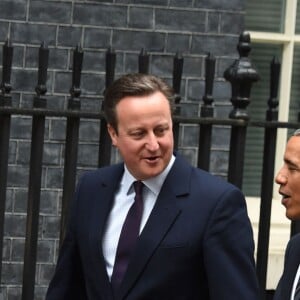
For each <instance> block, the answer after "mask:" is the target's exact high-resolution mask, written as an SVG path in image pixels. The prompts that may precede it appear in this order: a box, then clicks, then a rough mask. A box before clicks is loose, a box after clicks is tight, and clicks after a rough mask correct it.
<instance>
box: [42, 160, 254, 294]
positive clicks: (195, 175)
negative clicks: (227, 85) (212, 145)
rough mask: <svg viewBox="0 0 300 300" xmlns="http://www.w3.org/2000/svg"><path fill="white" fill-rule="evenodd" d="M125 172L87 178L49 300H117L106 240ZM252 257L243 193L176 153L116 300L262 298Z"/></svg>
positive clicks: (119, 170) (83, 180)
mask: <svg viewBox="0 0 300 300" xmlns="http://www.w3.org/2000/svg"><path fill="white" fill-rule="evenodd" d="M123 171H124V166H123V164H118V165H114V166H110V167H105V168H102V169H99V170H97V171H92V172H90V173H87V174H86V175H85V176H83V177H82V178H81V180H80V182H79V184H78V186H77V191H76V197H75V201H74V205H73V208H72V212H71V219H70V224H69V228H68V232H67V235H66V238H65V240H64V242H63V246H62V249H61V251H60V255H59V259H58V263H57V267H56V271H55V275H54V278H53V280H52V282H51V283H50V286H49V289H48V294H47V298H46V299H47V300H66V299H70V300H74V299H92V300H97V299H98V300H111V299H113V298H112V291H111V286H110V282H109V279H108V276H107V272H106V267H105V263H104V259H103V253H102V236H103V232H104V228H105V223H106V220H107V216H108V214H109V211H110V209H111V206H112V201H113V198H114V193H115V190H116V189H117V187H118V184H119V182H120V178H121V176H122V174H123ZM253 252H254V243H253V235H252V228H251V225H250V222H249V219H248V216H247V211H246V205H245V200H244V197H243V195H242V193H241V192H240V191H239V190H238V189H237V188H236V187H234V186H233V185H231V184H228V183H226V182H225V181H223V180H221V179H218V178H217V177H214V176H212V175H210V174H208V173H207V172H204V171H202V170H200V169H197V168H193V167H191V166H190V165H189V164H188V163H186V162H185V161H184V160H183V159H182V158H181V157H180V156H178V155H177V157H176V160H175V163H174V165H173V167H172V169H171V171H170V173H169V174H168V176H167V178H166V180H165V183H164V184H163V187H162V189H161V192H160V194H159V196H158V198H157V202H156V204H155V206H154V208H153V210H152V212H151V215H150V217H149V219H148V222H147V223H146V225H145V227H144V229H143V231H142V233H141V235H140V238H139V241H138V244H137V248H136V250H135V253H134V257H133V259H132V260H131V262H130V264H129V266H128V270H127V273H126V274H125V278H124V280H123V282H122V284H121V287H120V291H119V293H118V295H117V296H116V298H115V299H118V300H121V299H127V300H148V299H149V300H150V299H151V300H168V299H169V300H183V299H184V300H192V299H195V300H196V299H197V300H200V299H201V300H205V299H213V300H226V299H230V300H233V299H236V300H241V299H243V300H248V299H249V300H255V299H258V284H257V280H256V275H255V267H254V259H253Z"/></svg>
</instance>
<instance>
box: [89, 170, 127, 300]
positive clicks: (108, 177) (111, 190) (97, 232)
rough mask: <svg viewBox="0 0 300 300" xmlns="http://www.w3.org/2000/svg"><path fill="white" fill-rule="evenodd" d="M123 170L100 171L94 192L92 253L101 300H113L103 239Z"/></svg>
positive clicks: (91, 233)
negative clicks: (104, 255)
mask: <svg viewBox="0 0 300 300" xmlns="http://www.w3.org/2000/svg"><path fill="white" fill-rule="evenodd" d="M123 170H124V169H123V165H116V166H114V167H113V168H112V169H110V172H109V173H108V172H103V173H102V171H100V172H101V173H100V176H99V179H100V180H99V185H98V186H97V189H96V190H95V192H94V197H95V198H94V199H93V201H92V205H93V207H92V208H91V209H92V214H91V220H90V238H89V240H90V252H91V258H93V260H94V264H95V265H94V266H96V267H95V270H96V274H94V275H93V276H94V278H95V279H96V280H97V281H98V282H99V284H97V286H99V289H98V293H99V294H100V295H102V298H101V299H112V291H111V285H110V282H109V278H108V275H107V271H106V265H105V261H104V257H103V251H102V237H103V234H104V230H105V226H106V221H107V218H108V215H109V212H110V210H111V207H112V203H113V199H114V195H115V192H116V189H117V188H118V184H119V182H120V178H121V176H122V173H123Z"/></svg>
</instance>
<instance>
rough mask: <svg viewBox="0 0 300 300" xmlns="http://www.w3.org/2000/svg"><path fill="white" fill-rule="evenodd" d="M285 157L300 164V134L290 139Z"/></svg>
mask: <svg viewBox="0 0 300 300" xmlns="http://www.w3.org/2000/svg"><path fill="white" fill-rule="evenodd" d="M284 158H285V159H288V160H290V161H292V162H293V163H295V164H297V165H299V166H300V136H292V137H291V138H290V139H289V141H288V143H287V146H286V151H285V157H284Z"/></svg>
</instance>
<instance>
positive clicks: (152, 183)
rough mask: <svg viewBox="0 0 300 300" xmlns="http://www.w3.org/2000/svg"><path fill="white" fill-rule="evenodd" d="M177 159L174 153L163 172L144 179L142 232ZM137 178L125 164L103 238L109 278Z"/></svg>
mask: <svg viewBox="0 0 300 300" xmlns="http://www.w3.org/2000/svg"><path fill="white" fill-rule="evenodd" d="M174 161H175V157H174V155H172V157H171V159H170V162H169V164H168V165H167V167H166V168H165V169H164V171H163V172H162V173H160V174H159V175H158V176H156V177H153V178H150V179H147V180H143V183H144V185H145V187H144V189H143V202H144V208H143V215H142V220H141V226H140V233H141V232H142V230H143V228H144V226H145V224H146V222H147V220H148V218H149V215H150V213H151V211H152V209H153V207H154V204H155V202H156V199H157V196H158V194H159V192H160V189H161V187H162V185H163V183H164V181H165V179H166V177H167V175H168V173H169V171H170V169H171V167H172V166H173V163H174ZM134 181H136V179H135V178H134V177H133V176H132V175H131V174H130V172H129V171H128V169H127V167H126V166H125V170H124V174H123V176H122V179H121V182H120V186H119V189H118V190H117V192H116V194H115V198H114V203H113V206H112V209H111V211H110V213H109V216H108V220H107V224H106V229H105V232H104V235H103V240H102V249H103V255H104V259H105V264H106V269H107V273H108V276H109V278H111V275H112V272H113V266H114V261H115V256H116V251H117V245H118V241H119V237H120V234H121V229H122V226H123V223H124V221H125V218H126V216H127V213H128V210H129V208H130V207H131V205H132V204H133V202H134V196H135V193H134V189H133V186H132V183H133V182H134Z"/></svg>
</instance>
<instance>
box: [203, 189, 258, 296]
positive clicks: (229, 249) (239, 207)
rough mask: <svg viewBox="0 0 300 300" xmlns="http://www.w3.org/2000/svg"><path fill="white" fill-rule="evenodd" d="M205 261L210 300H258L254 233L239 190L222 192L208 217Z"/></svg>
mask: <svg viewBox="0 0 300 300" xmlns="http://www.w3.org/2000/svg"><path fill="white" fill-rule="evenodd" d="M204 264H205V268H206V273H207V278H208V285H209V293H210V299H211V300H217V299H223V300H227V299H228V300H229V299H231V300H232V299H243V300H255V299H259V289H258V282H257V277H256V271H255V262H254V241H253V232H252V227H251V223H250V221H249V218H248V214H247V208H246V203H245V199H244V196H243V194H242V193H241V192H240V191H239V190H238V189H235V188H231V189H229V190H227V191H226V192H225V193H223V195H222V196H221V198H220V201H218V204H217V205H216V207H215V209H214V211H213V213H212V215H211V217H210V220H209V223H208V227H207V229H206V234H205V241H204Z"/></svg>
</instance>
